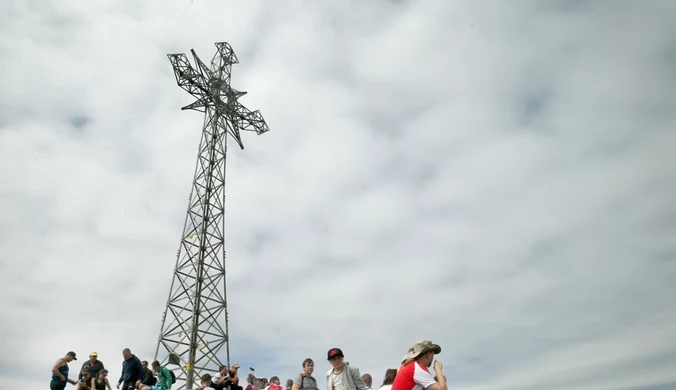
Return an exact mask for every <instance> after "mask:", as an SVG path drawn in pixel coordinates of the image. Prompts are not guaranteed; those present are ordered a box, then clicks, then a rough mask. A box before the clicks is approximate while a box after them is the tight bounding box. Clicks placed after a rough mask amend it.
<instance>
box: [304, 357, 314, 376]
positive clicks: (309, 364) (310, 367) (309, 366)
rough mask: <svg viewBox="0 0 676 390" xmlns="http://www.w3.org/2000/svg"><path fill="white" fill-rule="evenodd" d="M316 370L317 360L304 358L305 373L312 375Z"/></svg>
mask: <svg viewBox="0 0 676 390" xmlns="http://www.w3.org/2000/svg"><path fill="white" fill-rule="evenodd" d="M314 370H315V362H314V361H312V359H310V358H307V359H305V360H303V372H304V373H305V375H311V374H312V372H313V371H314Z"/></svg>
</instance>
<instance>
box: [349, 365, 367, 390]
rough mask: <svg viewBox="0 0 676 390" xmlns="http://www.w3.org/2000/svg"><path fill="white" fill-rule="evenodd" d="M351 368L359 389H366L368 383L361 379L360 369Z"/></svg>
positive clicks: (355, 383) (353, 378)
mask: <svg viewBox="0 0 676 390" xmlns="http://www.w3.org/2000/svg"><path fill="white" fill-rule="evenodd" d="M350 368H351V369H350V374H351V375H352V380H353V381H354V385H355V386H356V387H357V390H366V383H364V380H363V379H361V374H360V373H359V369H358V368H357V367H350Z"/></svg>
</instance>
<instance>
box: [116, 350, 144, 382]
mask: <svg viewBox="0 0 676 390" xmlns="http://www.w3.org/2000/svg"><path fill="white" fill-rule="evenodd" d="M141 374H143V366H141V361H140V360H139V358H137V357H136V355H131V357H130V358H129V359H127V360H125V361H124V362H122V375H120V380H119V381H117V383H122V382H132V383H136V381H137V380H138V379H139V378H140V377H141Z"/></svg>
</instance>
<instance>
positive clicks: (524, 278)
mask: <svg viewBox="0 0 676 390" xmlns="http://www.w3.org/2000/svg"><path fill="white" fill-rule="evenodd" d="M675 14H676V2H672V1H662V2H659V1H642V2H632V1H612V2H610V1H604V2H582V1H564V0H561V1H538V2H536V1H516V2H506V1H492V2H488V1H484V2H480V1H451V0H437V1H432V0H429V1H424V0H420V1H394V0H391V1H385V0H373V1H368V2H367V1H357V0H353V1H328V0H327V1H300V0H297V1H284V2H281V1H252V0H248V1H246V2H234V1H226V2H223V1H207V0H193V1H190V0H181V1H174V0H171V1H160V0H157V1H132V0H129V1H112V0H111V1H96V2H94V1H84V0H79V1H51V2H47V1H37V0H33V1H28V0H5V1H2V3H1V5H0V26H1V27H0V50H1V53H2V54H1V56H2V63H1V72H0V215H1V223H0V267H1V271H0V285H1V286H2V288H3V291H4V293H3V294H2V295H0V303H1V304H2V312H1V313H2V314H0V377H1V378H2V384H1V385H0V387H1V388H5V387H6V388H7V389H10V388H21V389H26V390H34V389H35V390H38V389H45V388H47V386H48V382H49V379H50V370H51V366H52V364H53V363H54V361H55V360H56V359H57V358H59V357H61V356H63V355H64V354H65V353H66V352H67V351H68V350H74V351H76V352H77V353H78V355H79V356H80V357H81V359H80V360H79V361H78V362H77V364H71V370H73V371H77V369H79V366H80V363H81V362H82V361H83V360H84V359H86V356H87V355H88V353H89V352H90V351H93V350H95V351H98V352H99V354H100V359H101V360H102V361H103V362H104V363H105V364H106V366H107V367H108V368H109V369H111V370H112V373H113V375H112V378H111V379H113V380H114V381H116V380H117V378H118V375H119V371H120V367H121V362H122V357H121V350H122V349H123V348H125V347H129V348H131V349H132V351H133V352H134V353H136V354H137V355H138V356H139V357H141V358H142V359H146V360H150V359H152V358H153V354H154V351H155V347H156V341H157V337H158V334H159V328H160V320H161V315H162V313H163V311H164V305H165V303H166V299H167V294H168V291H169V285H170V282H171V275H172V270H173V267H174V263H175V259H176V258H175V256H176V250H177V249H178V246H179V240H180V236H181V231H182V227H183V221H184V218H185V210H186V206H187V201H188V194H189V191H190V185H191V181H192V176H193V172H194V166H195V160H196V150H197V145H198V142H199V137H200V128H201V125H202V117H201V114H199V113H196V112H192V111H187V112H182V111H181V110H180V107H182V106H184V105H186V104H188V103H191V102H192V101H193V100H194V99H193V98H192V97H191V96H189V95H188V94H187V93H186V92H185V91H183V90H181V89H180V88H179V87H178V86H177V85H176V82H175V80H174V76H173V73H172V69H171V65H170V63H169V61H168V59H167V57H166V54H168V53H179V52H189V50H190V49H191V48H194V49H195V50H196V51H197V53H198V54H199V55H200V56H201V57H202V58H203V59H205V60H210V59H211V57H212V56H213V54H214V52H215V47H214V45H213V44H214V42H218V41H227V42H230V44H231V45H232V46H233V48H234V50H235V52H236V54H237V55H238V57H239V59H240V64H238V65H235V66H233V81H232V83H233V87H234V88H236V89H239V90H244V91H248V92H249V94H248V95H246V96H245V97H243V98H242V99H241V102H242V103H243V104H244V105H246V106H247V107H249V108H250V109H252V110H253V109H260V110H261V112H262V114H263V115H264V117H265V119H266V120H267V123H268V125H269V127H270V129H271V130H270V132H269V133H266V134H264V135H261V136H256V135H255V134H253V133H246V134H243V142H244V145H245V150H243V151H241V150H237V149H236V148H234V147H231V148H230V151H231V153H230V155H229V156H228V174H227V177H228V182H227V186H228V187H227V194H228V195H227V197H228V206H227V225H228V229H227V250H228V291H227V293H228V298H229V301H228V303H229V312H230V337H231V355H232V361H233V362H238V363H240V364H241V365H242V367H243V368H244V369H245V370H246V369H247V368H248V367H250V366H251V367H255V368H256V370H257V372H258V373H259V374H260V375H264V376H267V377H270V376H272V375H279V376H280V377H281V378H282V380H285V379H287V378H290V377H292V376H293V375H295V374H297V373H298V372H300V370H301V367H300V364H301V362H302V360H303V359H304V358H306V357H312V358H314V359H315V361H317V368H316V370H317V374H318V377H319V378H320V387H321V388H325V381H324V373H325V372H326V370H327V369H328V368H329V365H328V364H327V362H326V360H325V358H326V351H327V350H328V349H329V348H331V347H334V346H338V347H341V348H343V350H344V352H345V355H346V358H347V360H348V361H350V362H351V363H352V364H353V365H356V366H357V367H359V368H360V369H361V371H362V373H364V372H368V373H371V374H372V375H373V377H374V382H375V383H374V385H376V386H379V385H380V383H381V381H382V377H383V375H384V372H385V369H387V368H389V367H396V366H397V363H398V362H399V361H400V359H401V357H402V356H403V354H404V353H405V352H406V350H407V348H408V347H409V346H410V345H412V344H413V343H414V342H415V341H416V340H419V339H423V338H425V339H431V340H433V341H434V342H437V343H439V344H440V345H441V346H442V348H443V351H442V353H441V354H440V355H439V356H438V359H439V360H440V361H441V362H442V363H443V364H444V371H445V372H446V376H447V377H448V380H449V388H454V389H473V390H479V389H481V390H484V389H486V390H488V389H519V390H521V389H526V390H527V389H580V390H592V389H594V390H595V389H599V390H600V389H673V388H676V369H675V367H676V349H675V348H674V345H676V326H674V324H675V323H676V309H675V307H676V294H675V293H674V285H675V283H676V239H675V238H674V237H675V235H676V155H675V154H674V153H673V150H674V146H676V134H675V133H674V128H675V125H676V103H675V99H674V91H675V90H676V72H675V71H674V69H676V38H675V37H676V24H674V23H673V20H674V19H673V18H674V15H675ZM232 145H234V144H232ZM69 388H70V387H69ZM73 389H74V388H73Z"/></svg>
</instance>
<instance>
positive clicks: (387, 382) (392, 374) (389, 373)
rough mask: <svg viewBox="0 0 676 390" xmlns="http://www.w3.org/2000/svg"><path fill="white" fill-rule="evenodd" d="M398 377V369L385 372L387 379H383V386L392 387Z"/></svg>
mask: <svg viewBox="0 0 676 390" xmlns="http://www.w3.org/2000/svg"><path fill="white" fill-rule="evenodd" d="M396 376H397V369H396V368H388V369H387V371H385V379H383V386H385V385H391V384H392V383H394V378H395V377H396Z"/></svg>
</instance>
